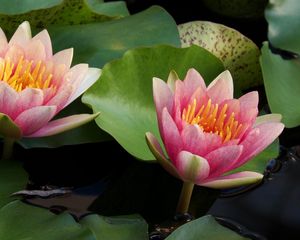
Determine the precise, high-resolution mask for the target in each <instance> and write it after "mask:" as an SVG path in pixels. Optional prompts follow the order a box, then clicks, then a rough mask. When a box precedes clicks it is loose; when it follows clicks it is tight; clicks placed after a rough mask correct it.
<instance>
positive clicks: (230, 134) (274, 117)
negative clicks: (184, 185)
mask: <svg viewBox="0 0 300 240" xmlns="http://www.w3.org/2000/svg"><path fill="white" fill-rule="evenodd" d="M170 76H174V74H173V75H172V74H171V75H170ZM153 95H154V101H155V106H156V112H157V120H158V125H159V131H160V135H161V138H162V141H163V143H164V146H165V150H166V152H167V154H168V157H166V156H165V154H164V151H163V149H162V148H161V146H160V144H159V141H158V140H157V139H156V138H155V136H154V135H153V134H152V133H150V132H148V133H146V139H147V142H148V145H149V147H150V149H151V151H152V152H153V154H154V155H155V156H156V158H157V159H158V161H159V162H160V163H161V165H162V166H163V167H164V168H165V169H166V170H167V171H169V172H170V173H171V174H173V175H174V176H176V177H178V178H180V179H182V180H183V181H184V182H190V183H193V184H197V185H200V186H205V187H211V188H229V187H236V186H240V185H246V184H251V183H254V182H256V181H259V180H260V179H262V177H263V175H262V174H260V173H256V172H251V171H243V172H238V173H233V174H227V175H226V173H227V172H229V171H231V170H233V169H235V168H238V167H240V166H241V165H243V164H245V163H246V162H247V161H249V160H250V159H251V158H253V157H254V156H255V155H257V154H258V153H260V152H261V151H262V150H264V149H265V148H266V147H267V146H268V145H269V144H271V143H272V142H273V141H274V140H275V139H276V138H277V137H278V136H279V134H280V133H281V132H282V130H283V128H284V125H283V124H282V123H281V122H280V120H281V116H280V115H279V114H269V115H264V116H260V117H257V114H258V108H257V105H258V93H257V92H256V91H254V92H250V93H247V94H245V95H243V96H242V97H240V98H239V99H234V98H233V81H232V77H231V75H230V73H229V71H224V72H223V73H221V74H220V75H219V76H217V78H216V79H215V80H214V81H212V82H211V83H210V84H209V86H208V87H206V85H205V82H204V80H203V78H202V77H201V75H200V74H199V73H198V72H197V71H196V70H195V69H190V70H189V71H188V72H187V75H186V77H185V79H184V81H181V80H174V77H171V78H170V79H169V80H168V83H165V82H164V81H163V80H161V79H159V78H154V79H153Z"/></svg>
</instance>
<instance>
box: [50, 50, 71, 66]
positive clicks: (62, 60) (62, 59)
mask: <svg viewBox="0 0 300 240" xmlns="http://www.w3.org/2000/svg"><path fill="white" fill-rule="evenodd" d="M72 59H73V48H69V49H65V50H62V51H60V52H58V53H56V54H55V55H54V56H53V62H54V63H55V64H56V65H60V64H64V65H65V66H66V67H67V68H68V69H69V68H70V66H71V63H72Z"/></svg>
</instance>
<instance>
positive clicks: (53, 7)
mask: <svg viewBox="0 0 300 240" xmlns="http://www.w3.org/2000/svg"><path fill="white" fill-rule="evenodd" d="M128 15H129V13H128V10H127V8H126V5H125V3H124V2H115V3H103V1H96V0H75V1H74V0H43V1H33V0H27V1H19V0H12V1H5V0H0V25H1V28H2V29H3V30H5V31H6V32H7V33H12V32H13V31H14V29H16V28H17V27H18V25H19V24H20V23H22V22H23V21H29V22H30V24H31V26H33V27H38V28H46V27H48V26H50V25H73V24H85V23H91V22H103V21H108V20H112V19H117V18H120V17H122V16H128Z"/></svg>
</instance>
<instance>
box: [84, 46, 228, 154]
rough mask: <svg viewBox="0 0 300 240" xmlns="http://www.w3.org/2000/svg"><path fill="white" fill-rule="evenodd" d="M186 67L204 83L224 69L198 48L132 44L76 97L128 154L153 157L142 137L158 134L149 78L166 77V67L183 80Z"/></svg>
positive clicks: (167, 73) (218, 62)
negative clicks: (195, 73) (196, 72)
mask: <svg viewBox="0 0 300 240" xmlns="http://www.w3.org/2000/svg"><path fill="white" fill-rule="evenodd" d="M189 68H195V69H197V70H198V71H199V72H200V73H201V74H202V76H203V77H204V79H205V80H206V81H207V82H210V81H212V80H213V79H214V78H215V77H216V76H217V75H218V74H219V73H220V72H221V71H223V70H224V67H223V64H222V62H221V61H220V60H219V59H218V58H216V57H215V56H213V55H212V54H211V53H209V52H208V51H206V50H205V49H203V48H201V47H198V46H192V47H189V48H175V47H171V46H164V45H163V46H156V47H151V48H137V49H134V50H130V51H128V52H126V53H125V54H124V56H123V58H121V59H119V60H116V61H112V62H110V63H108V64H106V65H105V66H104V68H103V71H102V75H101V77H100V80H99V81H98V82H96V83H95V84H94V85H93V86H92V87H91V88H90V89H89V90H88V91H87V92H86V93H85V94H84V95H83V98H82V100H83V102H84V103H86V104H88V105H89V106H91V107H92V108H93V111H94V112H98V111H100V112H101V118H100V117H99V118H98V119H97V120H96V123H97V124H98V126H99V127H101V128H102V129H103V130H105V131H107V132H108V133H109V134H111V135H112V136H113V137H114V138H115V139H116V140H117V141H118V142H119V143H120V144H121V145H122V146H123V147H124V148H125V149H126V150H127V151H128V152H129V153H130V154H132V155H133V156H135V157H137V158H139V159H142V160H153V159H154V157H153V155H152V153H151V152H150V150H149V149H148V146H147V144H146V141H145V133H146V132H148V131H150V132H152V133H153V134H154V135H155V136H157V137H159V132H158V125H157V121H156V111H155V107H154V103H153V97H152V78H153V77H159V78H161V79H163V80H167V78H168V75H169V73H170V71H171V70H175V71H176V73H178V76H179V77H180V78H181V79H183V78H184V76H185V74H186V72H187V70H188V69H189Z"/></svg>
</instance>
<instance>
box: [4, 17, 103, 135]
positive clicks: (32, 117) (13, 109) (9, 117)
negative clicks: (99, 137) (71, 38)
mask: <svg viewBox="0 0 300 240" xmlns="http://www.w3.org/2000/svg"><path fill="white" fill-rule="evenodd" d="M72 58H73V49H71V48H70V49H65V50H62V51H60V52H58V53H56V54H54V55H53V53H52V45H51V40H50V37H49V34H48V32H47V30H43V31H41V32H40V33H38V34H37V35H35V36H34V37H33V38H32V37H31V30H30V25H29V23H28V22H23V23H22V24H21V25H20V26H19V28H18V29H17V30H16V32H15V33H14V34H13V36H12V38H11V39H10V41H9V42H8V41H7V38H6V36H5V34H4V33H3V31H2V29H1V28H0V121H1V124H5V123H7V124H6V125H7V126H2V127H0V134H2V135H4V137H9V138H20V137H42V136H50V135H54V134H57V133H60V132H63V131H66V130H69V129H72V128H74V127H77V126H80V125H82V124H84V123H86V122H88V121H91V120H92V119H94V118H95V117H97V116H98V114H93V115H91V114H78V115H73V116H69V117H65V118H61V119H57V120H52V121H51V119H52V118H53V117H54V116H55V115H56V114H57V113H58V112H60V111H61V110H62V109H63V108H65V107H66V106H68V105H69V104H70V103H71V102H73V101H74V100H75V99H76V98H77V97H79V96H80V95H81V94H82V93H83V92H85V91H86V90H87V89H88V88H89V87H90V86H91V85H92V84H93V83H95V81H96V80H97V79H98V78H99V76H100V74H101V71H100V69H97V68H89V67H88V64H78V65H75V66H73V67H72V68H71V62H72Z"/></svg>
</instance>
